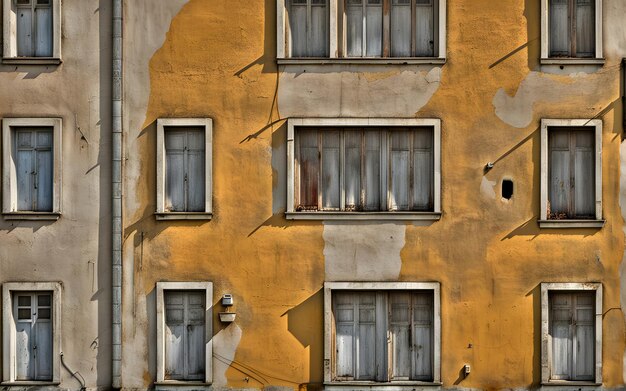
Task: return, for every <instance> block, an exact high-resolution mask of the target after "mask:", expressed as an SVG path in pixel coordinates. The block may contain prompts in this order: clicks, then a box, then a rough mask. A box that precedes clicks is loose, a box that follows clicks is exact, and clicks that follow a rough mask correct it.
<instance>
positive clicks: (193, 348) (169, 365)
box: [164, 291, 205, 380]
mask: <svg viewBox="0 0 626 391" xmlns="http://www.w3.org/2000/svg"><path fill="white" fill-rule="evenodd" d="M164 300H165V326H166V327H165V378H166V379H172V380H202V379H204V368H205V355H204V352H205V338H204V336H205V294H204V292H195V291H189V292H187V291H166V292H165V298H164Z"/></svg>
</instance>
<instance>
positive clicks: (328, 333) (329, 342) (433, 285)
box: [324, 282, 442, 391]
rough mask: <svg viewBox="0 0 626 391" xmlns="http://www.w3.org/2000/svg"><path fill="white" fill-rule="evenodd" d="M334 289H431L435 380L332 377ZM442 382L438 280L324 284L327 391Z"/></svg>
mask: <svg viewBox="0 0 626 391" xmlns="http://www.w3.org/2000/svg"><path fill="white" fill-rule="evenodd" d="M334 291H386V292H392V291H431V292H432V293H433V379H432V381H418V380H397V381H387V382H380V381H349V380H345V381H341V380H334V379H333V372H334V368H335V365H336V364H335V354H334V339H335V333H334V330H335V321H334V315H333V304H332V299H333V292H334ZM441 384H442V383H441V287H440V284H439V283H438V282H325V283H324V388H325V389H326V390H331V391H332V390H346V389H350V390H361V389H364V390H365V389H367V390H371V389H375V388H378V387H380V389H384V388H385V387H393V389H394V390H402V391H404V390H407V391H408V390H414V389H415V387H416V386H423V387H429V386H434V387H437V386H440V385H441ZM373 387H374V388H373Z"/></svg>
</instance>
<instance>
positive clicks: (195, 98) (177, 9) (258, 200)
mask: <svg viewBox="0 0 626 391" xmlns="http://www.w3.org/2000/svg"><path fill="white" fill-rule="evenodd" d="M159 3H162V2H150V1H148V0H142V1H136V2H135V1H132V2H131V1H127V2H126V3H125V7H126V11H125V12H126V14H125V18H126V19H125V20H126V21H127V23H132V24H134V26H133V27H128V28H127V29H126V35H125V39H126V41H125V42H126V43H125V45H126V48H125V56H126V59H125V61H126V63H125V67H126V69H127V74H126V75H125V77H126V80H127V81H126V83H127V84H126V86H125V91H126V92H125V95H126V104H125V113H128V115H127V117H126V118H125V121H126V122H125V131H126V138H125V146H124V148H125V157H126V159H127V160H126V163H125V175H126V176H125V177H126V178H127V181H126V183H125V232H124V234H125V237H126V240H125V242H124V269H125V272H124V273H125V274H124V278H125V279H124V298H125V300H124V322H125V323H124V325H125V326H124V343H123V346H125V348H124V360H126V362H127V363H128V362H132V363H133V364H132V365H131V364H125V367H124V370H123V371H124V372H123V382H124V386H125V387H127V388H145V387H147V386H149V385H150V384H151V382H153V381H154V379H155V354H156V347H155V341H156V336H155V332H154V328H155V326H154V321H155V320H154V319H155V318H154V312H155V302H154V300H155V299H154V296H155V293H154V292H155V284H156V282H157V281H195V280H202V281H212V282H213V283H214V302H215V303H216V306H215V308H216V311H215V312H217V311H219V310H220V305H219V303H218V300H219V298H220V297H221V295H222V294H224V293H231V294H233V295H234V297H235V301H236V304H235V307H234V310H235V311H237V321H236V324H232V325H230V326H228V327H227V328H224V326H222V325H220V324H219V323H218V322H217V320H215V321H214V334H215V335H216V337H215V338H216V339H217V340H220V341H222V342H221V346H222V348H221V349H222V350H219V349H218V350H219V352H221V353H218V354H220V356H219V357H218V356H216V358H215V359H214V362H216V360H217V361H221V362H222V364H224V362H226V364H228V363H229V362H230V359H229V358H228V355H226V356H224V355H223V354H224V352H227V353H232V354H234V361H232V364H231V365H230V367H229V368H228V369H227V370H226V372H225V374H224V371H221V372H220V371H219V370H216V375H217V380H216V384H217V385H224V386H226V385H227V386H229V387H233V388H243V387H252V388H261V387H262V386H269V385H275V386H284V387H288V388H295V389H297V388H298V387H300V388H301V389H315V388H316V387H317V386H318V385H319V384H320V383H321V382H322V375H323V374H322V368H323V367H322V354H323V352H322V350H323V325H322V321H323V308H322V307H323V295H322V292H321V288H322V285H323V283H324V281H331V280H336V276H335V275H333V273H334V270H336V269H335V267H334V265H330V263H333V262H340V261H341V260H339V261H338V260H337V259H336V257H334V255H333V254H336V250H337V249H336V247H337V246H338V244H337V243H336V241H333V238H336V237H342V238H344V239H342V241H344V242H346V243H345V245H354V243H348V242H351V241H353V242H355V243H356V242H358V240H359V235H360V234H362V235H366V237H367V238H369V239H371V240H372V241H373V242H374V243H378V242H377V241H380V242H381V243H383V244H381V245H389V246H390V247H393V246H394V245H399V247H398V248H400V249H401V251H400V252H399V257H400V258H399V259H400V262H401V264H400V269H399V270H400V272H399V274H398V275H397V276H395V278H390V277H389V276H385V277H384V279H385V280H387V281H389V280H398V281H439V282H441V289H442V293H441V300H442V307H441V308H442V369H441V373H442V379H443V383H444V387H453V386H457V387H468V388H469V387H471V388H478V389H486V390H495V389H503V388H513V387H519V388H529V387H531V386H536V385H537V384H538V383H539V381H540V376H541V374H540V345H539V340H540V316H541V313H540V297H539V289H540V288H539V284H540V283H541V282H587V281H599V282H602V283H603V287H604V308H603V312H604V313H605V315H604V317H603V339H604V344H603V350H604V351H603V379H604V386H606V387H619V386H623V384H624V377H623V372H624V365H623V355H624V352H625V349H626V344H625V340H624V335H625V334H624V333H625V331H626V328H625V322H624V314H623V313H622V309H621V308H622V303H621V302H620V273H619V268H620V265H621V262H622V257H623V254H624V235H623V232H622V228H623V220H622V217H621V211H620V206H619V194H620V187H619V173H620V145H621V140H622V129H621V118H622V113H621V105H620V89H619V80H620V71H619V69H620V68H619V62H620V61H621V57H622V56H624V54H626V43H623V42H620V41H619V38H620V37H623V36H624V31H625V30H624V27H622V26H621V24H622V22H621V19H620V18H619V15H624V14H626V5H624V4H622V3H621V2H620V1H619V0H606V1H605V21H604V23H605V37H604V42H605V52H606V54H605V56H606V58H607V61H606V64H605V65H604V66H603V67H587V68H580V67H577V68H571V67H570V68H567V67H566V68H565V69H560V68H559V67H558V66H543V67H542V66H540V65H539V63H538V58H539V40H538V37H539V17H540V16H539V15H540V14H539V5H538V3H539V1H531V0H526V1H522V0H509V1H492V0H480V1H478V0H449V4H448V27H447V32H448V53H447V54H448V61H447V63H446V64H445V65H444V66H442V67H439V66H437V67H435V66H406V65H405V66H332V67H331V66H292V67H289V66H281V67H278V66H277V65H276V61H275V56H276V43H275V30H276V21H275V12H276V4H275V1H272V0H265V1H261V0H252V1H241V0H230V1H228V2H223V1H202V0H191V1H178V2H173V3H168V4H167V5H164V4H159ZM174 3H176V4H174ZM620 13H621V14H620ZM142 16H143V17H142ZM129 21H130V22H129ZM164 22H167V23H169V25H167V26H165V27H164V26H163V25H162V23H164ZM146 48H148V49H149V48H153V50H148V49H146ZM129 70H139V71H140V72H139V73H132V72H130V71H129ZM141 72H143V74H141ZM407 79H409V80H412V79H415V80H418V79H419V80H421V79H424V80H426V81H425V82H424V83H426V84H424V85H425V87H424V88H423V89H420V88H416V89H405V90H401V91H400V90H398V91H399V94H402V95H401V98H402V99H403V100H406V101H407V102H422V101H423V104H421V103H416V105H415V108H412V105H411V104H407V105H406V107H404V106H403V107H401V108H400V109H399V108H398V105H397V104H390V103H389V102H388V101H389V98H388V97H386V96H385V94H389V93H390V92H391V91H395V90H394V89H395V88H398V89H400V87H399V85H401V84H405V81H406V80H407ZM146 82H148V84H146ZM356 84H358V85H359V86H360V87H359V88H362V91H365V92H367V96H368V99H369V101H368V102H365V103H363V102H358V100H350V99H345V100H343V101H342V103H341V104H342V108H341V109H340V110H341V113H350V112H359V110H360V109H361V108H362V107H366V106H367V105H371V106H373V108H372V109H371V112H372V113H373V115H374V114H375V116H383V117H384V116H400V117H401V116H405V117H406V116H409V117H418V118H440V119H441V120H442V208H443V216H442V219H441V221H438V222H434V223H432V224H427V225H417V224H412V223H406V224H405V223H400V224H386V225H385V227H384V228H381V229H379V227H378V226H377V225H376V224H375V223H374V224H366V225H364V226H363V227H358V228H356V229H351V227H350V226H349V225H347V226H346V224H343V225H342V224H338V225H332V226H331V225H325V224H323V223H322V222H288V221H287V220H285V218H284V216H283V211H284V207H285V201H284V199H285V192H286V189H285V187H286V183H285V176H286V170H285V166H284V164H285V163H284V162H285V157H284V156H285V154H286V150H285V145H286V126H285V124H284V121H283V120H284V119H285V118H287V117H289V116H292V115H296V114H300V113H307V112H308V113H312V114H311V115H312V116H320V115H323V114H324V113H317V112H316V111H317V110H318V109H316V105H317V104H318V102H321V101H323V100H325V99H324V96H325V95H333V96H336V95H337V94H342V93H344V92H346V94H347V95H348V93H354V91H353V90H351V89H352V88H353V87H354V85H356ZM316 85H318V86H319V85H322V86H327V85H331V86H333V87H330V88H327V87H325V88H324V89H323V90H319V89H317V90H316V89H315V86H316ZM420 85H421V84H420ZM418 87H419V86H418ZM307 88H310V89H307ZM303 91H305V92H307V93H308V95H307V93H303ZM365 92H364V93H365ZM307 96H309V98H307ZM377 99H379V100H377ZM322 103H323V102H322ZM317 107H319V106H317ZM367 107H369V106H367ZM281 108H284V110H281ZM329 110H332V108H329ZM398 110H399V111H398ZM402 110H404V112H403V111H402ZM411 110H412V111H411ZM596 116H598V118H601V119H602V120H603V125H604V131H603V215H604V218H605V219H606V224H605V226H604V227H603V228H602V229H599V230H594V229H571V230H554V229H539V228H538V226H537V223H536V220H537V216H538V213H539V174H540V172H539V149H540V140H539V124H540V119H541V118H590V117H596ZM170 117H172V118H174V117H210V118H212V119H213V121H214V128H213V184H214V190H213V202H214V217H213V220H212V221H210V222H176V221H155V218H154V215H153V213H154V211H155V210H156V206H155V205H156V195H155V189H156V184H155V176H156V172H155V160H156V159H155V151H156V119H157V118H170ZM526 122H528V123H527V124H526ZM489 161H491V162H493V161H495V162H496V164H495V167H494V168H493V169H492V170H491V171H489V172H488V173H487V174H485V173H484V171H483V167H484V166H485V164H486V163H487V162H489ZM503 178H509V179H512V180H513V181H514V184H515V193H514V196H513V198H512V200H510V201H504V200H501V198H500V196H499V194H500V184H501V181H502V179H503ZM352 228H353V227H352ZM337 232H339V234H337ZM388 232H394V235H395V234H398V233H399V234H400V235H401V237H395V238H391V239H388V238H383V237H382V236H383V235H385V234H386V233H388ZM333 235H335V236H333ZM336 235H339V236H336ZM377 235H378V236H380V237H377ZM345 238H347V239H345ZM341 245H343V244H341V243H340V244H339V246H341ZM391 258H393V256H392V255H390V259H391ZM379 261H380V262H387V260H386V259H385V257H383V258H382V259H380V260H379ZM355 262H356V263H358V262H360V260H355ZM365 262H378V261H377V260H376V259H369V258H368V259H366V260H365ZM389 262H392V261H391V260H389ZM391 266H392V265H391V264H390V267H391ZM357 278H358V279H370V280H377V277H376V276H375V275H370V276H357ZM381 279H382V278H381ZM220 357H221V358H220ZM465 363H468V364H470V365H471V366H472V373H471V375H470V376H469V377H468V378H466V379H464V380H463V379H462V378H460V377H459V371H460V369H461V368H462V366H463V365H464V364H465ZM220 368H221V367H220ZM225 368H226V367H225ZM224 375H225V377H224ZM220 379H221V380H220ZM246 379H248V380H246ZM224 380H225V383H223V384H222V383H220V382H221V381H224Z"/></svg>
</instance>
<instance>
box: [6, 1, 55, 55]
mask: <svg viewBox="0 0 626 391" xmlns="http://www.w3.org/2000/svg"><path fill="white" fill-rule="evenodd" d="M33 1H36V0H33ZM51 1H52V5H51V7H52V56H50V57H37V56H32V57H18V55H17V4H16V1H15V0H2V15H3V20H2V28H3V37H4V46H3V52H2V63H3V64H16V65H57V64H60V63H61V62H62V61H61V0H51Z"/></svg>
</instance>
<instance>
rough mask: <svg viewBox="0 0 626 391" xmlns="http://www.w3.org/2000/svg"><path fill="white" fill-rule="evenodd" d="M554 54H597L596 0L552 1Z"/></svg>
mask: <svg viewBox="0 0 626 391" xmlns="http://www.w3.org/2000/svg"><path fill="white" fill-rule="evenodd" d="M549 2H550V3H549V4H550V5H549V10H548V14H549V37H550V56H551V57H595V51H596V28H595V22H596V21H595V9H596V3H595V0H549Z"/></svg>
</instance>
